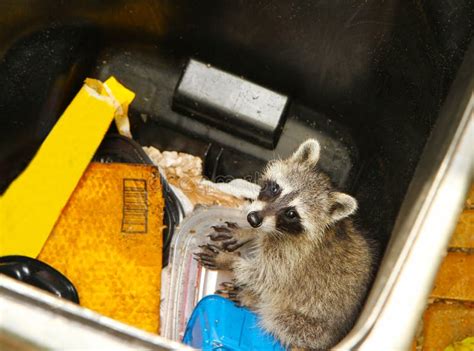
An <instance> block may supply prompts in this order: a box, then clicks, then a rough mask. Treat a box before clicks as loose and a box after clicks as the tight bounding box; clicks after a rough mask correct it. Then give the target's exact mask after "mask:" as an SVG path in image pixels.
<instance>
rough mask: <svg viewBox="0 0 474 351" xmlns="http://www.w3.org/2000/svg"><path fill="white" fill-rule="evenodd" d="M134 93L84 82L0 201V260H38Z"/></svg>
mask: <svg viewBox="0 0 474 351" xmlns="http://www.w3.org/2000/svg"><path fill="white" fill-rule="evenodd" d="M134 97H135V94H134V93H133V92H132V91H130V90H128V89H126V88H125V87H124V86H122V85H121V84H120V83H119V82H117V80H116V79H115V78H113V77H111V78H109V79H108V80H107V81H106V82H105V83H101V82H100V81H97V80H94V79H87V80H86V82H85V84H84V86H83V87H82V88H81V90H80V91H79V93H78V94H77V95H76V97H75V98H74V100H73V101H72V102H71V104H70V105H69V106H68V107H67V109H66V110H65V111H64V113H63V114H62V116H61V118H60V119H59V121H58V122H57V123H56V125H55V126H54V128H53V129H52V130H51V132H50V133H49V135H48V137H47V138H46V140H45V141H44V142H43V144H42V145H41V147H40V148H39V150H38V152H37V154H36V155H35V157H34V158H33V160H32V161H31V162H30V164H29V165H28V167H27V168H26V169H25V170H24V172H23V173H22V174H21V175H20V176H19V177H18V178H17V179H15V180H14V181H13V183H12V184H11V185H10V187H9V188H8V189H7V191H6V192H5V193H4V195H3V196H2V197H0V256H4V255H24V256H29V257H37V256H38V254H39V252H40V251H41V248H42V247H43V245H44V243H45V242H46V240H47V238H48V236H49V234H50V232H51V230H52V229H53V226H54V224H55V223H56V220H57V219H58V217H59V215H60V213H61V211H62V209H63V207H64V206H65V205H66V203H67V201H68V199H69V197H70V195H71V193H72V192H73V191H74V188H75V187H76V185H77V183H78V181H79V179H80V178H81V176H82V174H83V173H84V171H85V169H86V167H87V165H88V164H89V162H90V160H91V159H92V157H93V155H94V153H95V151H96V150H97V147H98V146H99V144H100V142H101V141H102V139H103V138H104V135H105V133H106V131H107V129H108V128H109V126H110V123H111V122H112V120H113V119H114V117H123V114H124V113H126V111H127V109H128V105H129V104H130V103H131V101H132V100H133V98H134Z"/></svg>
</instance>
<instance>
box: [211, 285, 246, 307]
mask: <svg viewBox="0 0 474 351" xmlns="http://www.w3.org/2000/svg"><path fill="white" fill-rule="evenodd" d="M220 286H221V289H218V290H216V294H217V295H220V296H222V297H225V298H227V299H229V300H231V301H232V302H234V303H236V304H238V305H240V304H241V303H240V299H239V296H238V295H239V293H240V292H241V291H242V289H241V288H240V287H238V286H237V285H236V284H235V283H233V282H223V283H221V284H220Z"/></svg>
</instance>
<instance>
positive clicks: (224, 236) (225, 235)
mask: <svg viewBox="0 0 474 351" xmlns="http://www.w3.org/2000/svg"><path fill="white" fill-rule="evenodd" d="M225 224H226V225H214V226H212V227H211V228H212V229H214V233H211V234H209V235H208V236H209V238H211V240H212V241H222V240H229V239H232V238H233V237H234V236H233V233H232V232H233V231H234V230H236V229H239V226H238V225H237V223H233V222H225Z"/></svg>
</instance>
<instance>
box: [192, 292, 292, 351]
mask: <svg viewBox="0 0 474 351" xmlns="http://www.w3.org/2000/svg"><path fill="white" fill-rule="evenodd" d="M183 342H184V343H185V344H187V345H190V346H192V347H194V348H197V349H201V350H206V351H207V350H216V351H233V350H262V351H266V350H272V351H279V350H285V348H284V347H283V346H282V345H281V344H280V343H279V342H278V341H277V340H276V339H275V338H274V337H273V336H271V335H269V334H268V333H266V332H265V331H263V330H262V329H261V328H260V327H259V326H258V317H257V315H256V314H255V313H253V312H251V311H249V310H248V309H246V308H244V307H239V306H236V305H235V304H234V303H233V302H232V301H230V300H228V299H225V298H223V297H221V296H218V295H209V296H206V297H204V298H203V299H202V300H201V301H199V303H198V304H197V306H196V307H195V308H194V311H193V313H192V315H191V318H190V319H189V321H188V325H187V326H186V331H185V333H184V338H183Z"/></svg>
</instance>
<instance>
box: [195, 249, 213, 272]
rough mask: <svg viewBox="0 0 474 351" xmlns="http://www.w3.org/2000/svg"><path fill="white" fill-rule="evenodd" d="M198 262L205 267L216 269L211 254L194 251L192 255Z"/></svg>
mask: <svg viewBox="0 0 474 351" xmlns="http://www.w3.org/2000/svg"><path fill="white" fill-rule="evenodd" d="M193 258H194V259H195V260H196V261H198V262H199V264H200V265H201V266H203V267H205V268H207V269H211V270H217V266H216V262H215V260H214V258H213V257H212V256H209V255H206V254H205V253H203V252H200V253H195V254H194V257H193Z"/></svg>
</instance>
